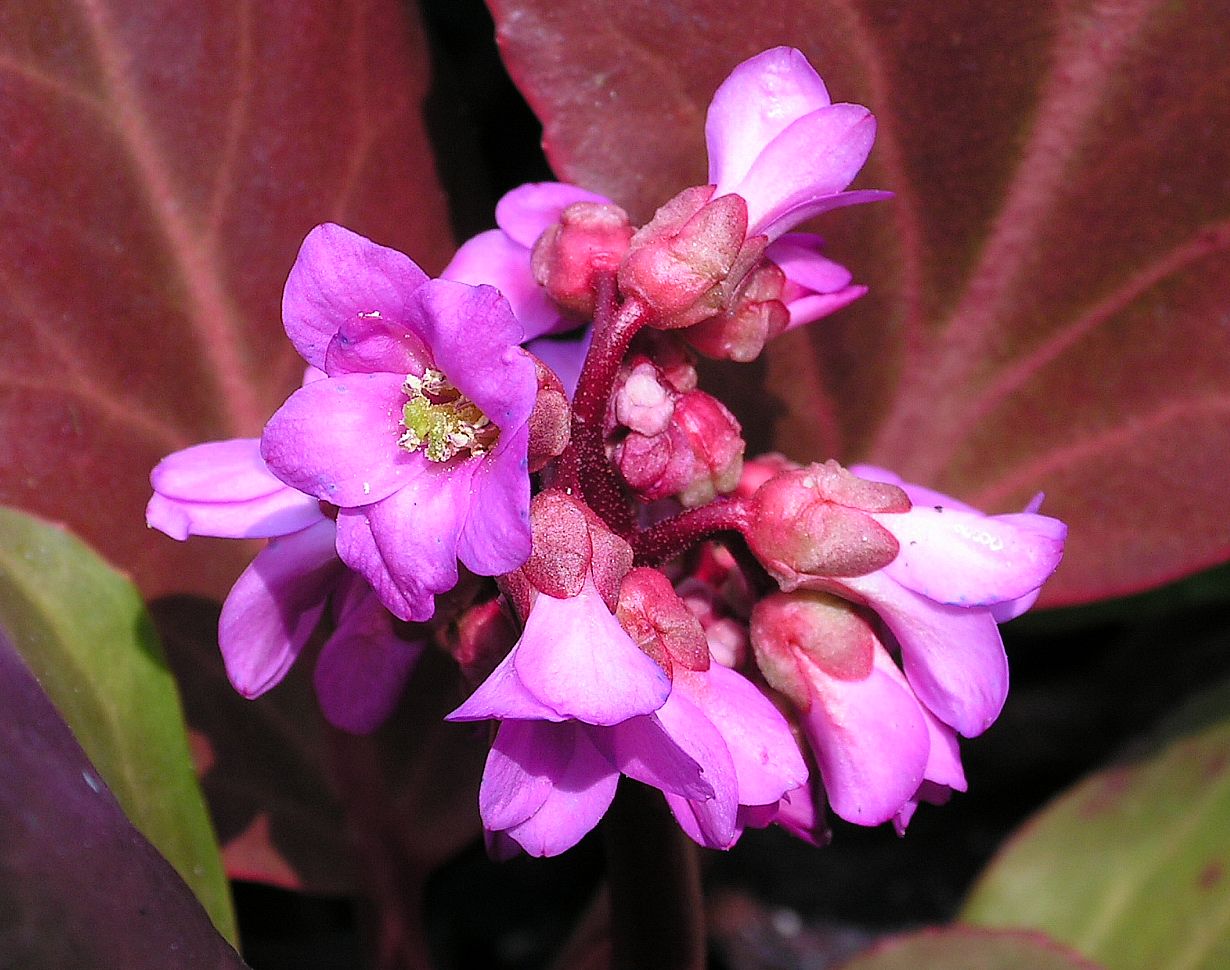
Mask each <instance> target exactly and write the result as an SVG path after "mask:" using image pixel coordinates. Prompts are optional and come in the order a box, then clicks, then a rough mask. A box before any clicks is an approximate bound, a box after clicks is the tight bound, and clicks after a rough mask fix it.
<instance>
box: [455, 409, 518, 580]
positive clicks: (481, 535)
mask: <svg viewBox="0 0 1230 970" xmlns="http://www.w3.org/2000/svg"><path fill="white" fill-rule="evenodd" d="M529 433H530V432H529V426H528V425H524V424H523V425H521V426H520V427H519V428H516V429H514V430H513V431H512V432H511V433H507V434H501V435H500V440H499V442H498V443H497V444H496V447H495V450H494V451H493V452H492V453H491V454H489V455H486V456H485V457H484V458H483V459H482V461H481V462H475V463H474V464H475V468H474V476H473V479H472V481H471V485H470V494H469V495H468V496H465V497H464V500H465V501H468V502H469V503H470V505H471V507H472V511H471V513H470V515H469V516H468V517H467V518H466V520H465V527H464V528H463V529H462V531H461V533H460V536H459V537H458V542H457V558H459V559H460V560H461V561H462V562H463V563H465V564H466V568H467V569H469V570H470V571H471V572H473V573H477V574H478V575H479V576H499V575H502V574H504V573H510V572H512V571H513V570H514V569H517V568H518V567H519V566H522V565H524V564H525V561H526V560H527V559H529V558H530V473H529V468H528V465H527V462H526V451H527V448H528V443H529Z"/></svg>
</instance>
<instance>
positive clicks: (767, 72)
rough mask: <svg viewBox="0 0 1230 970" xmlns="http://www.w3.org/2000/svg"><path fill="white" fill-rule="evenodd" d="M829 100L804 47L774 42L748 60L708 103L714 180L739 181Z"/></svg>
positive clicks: (707, 141) (707, 126)
mask: <svg viewBox="0 0 1230 970" xmlns="http://www.w3.org/2000/svg"><path fill="white" fill-rule="evenodd" d="M828 104H829V93H828V91H827V90H826V89H825V87H824V82H823V81H822V80H821V79H820V75H818V74H817V73H816V71H815V69H814V68H813V67H812V66H811V65H810V64H809V63H808V62H807V58H806V57H804V56H803V54H802V52H801V51H798V50H795V49H794V48H793V47H775V48H773V49H772V50H767V51H764V52H763V53H761V54H757V55H756V56H755V57H752V58H749V59H748V60H746V61H744V62H743V63H742V64H740V65H739V66H738V67H736V68H735V69H734V70H733V71H731V72H730V75H729V76H728V77H727V78H726V80H725V81H723V82H722V83H721V85H719V86H718V89H717V91H715V92H714V94H713V99H712V100H711V101H710V102H709V111H708V114H707V115H706V116H705V144H706V145H707V146H708V149H709V181H710V182H711V183H713V184H714V185H718V186H723V185H724V186H727V187H729V186H730V185H733V184H734V183H735V182H738V181H739V180H740V179H742V178H743V177H744V176H745V175H746V174H747V173H748V170H749V169H750V168H751V167H752V163H753V162H754V161H755V160H756V156H757V155H758V154H759V153H760V151H761V150H762V149H763V148H764V146H765V145H767V144H769V142H771V141H772V140H773V139H774V138H776V137H777V136H778V135H779V134H781V132H782V130H783V129H784V128H785V127H786V126H787V125H789V124H790V123H791V122H792V121H794V120H795V119H796V118H801V117H802V116H803V115H806V114H811V113H812V112H813V111H815V110H817V109H819V108H823V107H825V106H827V105H828ZM726 190H727V191H728V190H729V189H728V188H727V189H726Z"/></svg>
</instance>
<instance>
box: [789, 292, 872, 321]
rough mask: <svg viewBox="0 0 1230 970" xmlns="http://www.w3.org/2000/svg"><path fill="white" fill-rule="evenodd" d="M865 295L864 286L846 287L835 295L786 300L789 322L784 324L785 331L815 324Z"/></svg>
mask: <svg viewBox="0 0 1230 970" xmlns="http://www.w3.org/2000/svg"><path fill="white" fill-rule="evenodd" d="M866 293H867V287H865V286H847V287H846V288H845V289H843V290H838V291H837V292H836V293H816V294H813V295H811V296H804V297H800V298H799V299H796V300H788V301H787V302H786V309H787V310H788V311H789V313H790V322H789V323H788V324H786V329H787V330H793V329H795V328H796V327H803V326H806V325H807V324H809V323H815V322H816V321H817V320H821V319H823V318H824V317H827V316H829V315H830V314H832V313H836V312H837V311H838V310H840V309H842V308H843V307H848V306H849V305H850V304H851V303H853V302H854V301H855V300H857V299H858V298H859V297H861V296H864V295H865V294H866Z"/></svg>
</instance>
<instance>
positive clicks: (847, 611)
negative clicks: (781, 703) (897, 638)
mask: <svg viewBox="0 0 1230 970" xmlns="http://www.w3.org/2000/svg"><path fill="white" fill-rule="evenodd" d="M751 637H752V648H753V649H754V650H755V651H756V661H757V663H758V664H760V666H761V669H762V671H763V672H764V674H765V678H766V679H767V680H768V681H769V684H770V685H771V686H772V687H773V688H774V689H776V690H779V691H781V692H782V693H783V694H785V695H786V696H787V697H789V698H790V699H791V700H792V701H794V702H795V703H796V704H798V705H799V708H800V709H801V710H804V711H806V710H807V709H808V707H810V701H808V702H807V703H799V696H798V693H799V692H798V688H799V685H800V684H799V681H798V677H797V676H796V671H803V672H804V673H805V670H806V665H803V666H800V665H799V664H798V662H797V661H798V657H799V656H800V655H801V656H803V657H806V658H807V659H808V660H809V661H811V663H813V664H815V665H816V666H817V667H819V668H820V669H821V670H822V671H824V672H825V673H826V674H828V675H829V676H830V677H835V678H837V679H838V680H862V679H863V678H865V677H867V676H869V675H870V674H871V666H872V657H873V654H874V652H875V644H876V639H875V634H874V633H873V632H872V629H871V626H870V624H869V623H868V622H867V620H866V619H865V618H864V617H863V616H862V615H861V613H860V612H859V609H858V608H857V607H855V606H854V604H852V603H850V602H849V601H848V600H844V599H839V598H838V597H836V596H831V595H829V594H828V593H821V592H816V591H813V590H798V591H796V592H793V593H774V594H773V595H771V596H769V597H766V598H765V599H763V600H761V601H760V602H759V603H757V604H756V607H755V609H753V610H752V620H751ZM808 683H810V681H808Z"/></svg>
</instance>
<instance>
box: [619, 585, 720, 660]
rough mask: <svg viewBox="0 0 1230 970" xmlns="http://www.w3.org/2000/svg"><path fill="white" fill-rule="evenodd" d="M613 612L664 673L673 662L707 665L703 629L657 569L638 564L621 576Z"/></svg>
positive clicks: (706, 650)
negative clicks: (617, 597) (617, 601)
mask: <svg viewBox="0 0 1230 970" xmlns="http://www.w3.org/2000/svg"><path fill="white" fill-rule="evenodd" d="M615 615H616V616H617V617H618V618H619V622H620V625H621V626H623V628H624V629H625V630H626V631H628V636H630V637H631V638H632V641H633V642H634V643H635V644H636V645H637V646H638V647H640V648H641V649H642V650H643V651H645V653H647V654H648V655H649V656H650V657H652V658H653V659H654V660H655V661H656V662H657V664H658V665H659V666H660V667H662V669H663V670H665V671H666V672H667V673H668V674H669V673H671V668H672V666H673V665H674V664H679V665H680V666H681V667H684V668H686V669H687V670H708V669H709V644H708V641H707V640H706V638H705V631H704V629H703V628H702V627H701V625H700V622H699V621H698V620H697V619H696V617H695V616H693V615H692V612H691V611H690V610H689V609H688V607H687V605H686V604H685V603H684V602H683V600H682V599H680V598H679V594H677V593H676V592H675V589H674V587H673V586H671V582H670V580H669V579H667V578H666V577H665V576H663V575H662V573H660V572H659V571H658V570H656V569H650V568H648V567H644V566H642V567H640V568H638V569H633V570H632V571H631V572H630V573H628V575H626V576H625V577H624V579H623V583H622V585H621V586H620V589H619V605H618V606H617V607H616V608H615Z"/></svg>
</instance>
